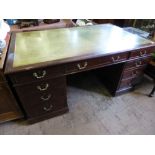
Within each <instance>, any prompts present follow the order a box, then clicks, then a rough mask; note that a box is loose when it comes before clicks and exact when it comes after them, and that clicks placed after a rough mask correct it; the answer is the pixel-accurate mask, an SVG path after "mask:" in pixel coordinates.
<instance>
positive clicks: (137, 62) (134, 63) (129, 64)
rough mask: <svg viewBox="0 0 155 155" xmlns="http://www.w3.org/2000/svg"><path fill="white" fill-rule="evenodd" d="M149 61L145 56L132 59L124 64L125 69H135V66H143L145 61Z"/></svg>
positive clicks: (145, 63)
mask: <svg viewBox="0 0 155 155" xmlns="http://www.w3.org/2000/svg"><path fill="white" fill-rule="evenodd" d="M149 61H150V57H145V58H142V59H141V58H139V59H135V60H133V61H129V62H127V63H126V65H125V70H128V69H136V68H141V67H142V68H143V67H145V66H146V65H147V63H148V62H149Z"/></svg>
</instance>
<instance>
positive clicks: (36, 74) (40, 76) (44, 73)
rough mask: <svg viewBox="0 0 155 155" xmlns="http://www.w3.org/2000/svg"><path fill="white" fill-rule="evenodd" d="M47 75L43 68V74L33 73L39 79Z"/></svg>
mask: <svg viewBox="0 0 155 155" xmlns="http://www.w3.org/2000/svg"><path fill="white" fill-rule="evenodd" d="M45 75H46V71H45V70H43V71H42V74H41V75H38V73H36V72H35V73H33V76H34V77H35V78H37V79H41V78H44V76H45Z"/></svg>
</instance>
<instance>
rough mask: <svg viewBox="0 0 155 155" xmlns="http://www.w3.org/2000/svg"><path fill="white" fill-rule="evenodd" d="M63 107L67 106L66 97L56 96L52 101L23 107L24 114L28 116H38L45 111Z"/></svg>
mask: <svg viewBox="0 0 155 155" xmlns="http://www.w3.org/2000/svg"><path fill="white" fill-rule="evenodd" d="M64 108H68V105H67V97H66V96H61V97H60V96H58V97H57V98H55V99H54V100H53V102H52V101H51V102H47V103H44V104H39V105H35V106H32V107H25V110H26V115H27V117H28V118H32V117H38V116H41V115H44V114H47V113H53V112H56V111H59V110H62V109H64Z"/></svg>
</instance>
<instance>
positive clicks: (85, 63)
mask: <svg viewBox="0 0 155 155" xmlns="http://www.w3.org/2000/svg"><path fill="white" fill-rule="evenodd" d="M127 58H128V53H120V54H115V55H111V56H104V57H100V58H94V59H88V60H82V61H77V62H72V63H68V64H66V66H65V72H66V74H72V73H76V72H80V71H85V70H89V69H93V68H99V67H102V66H106V65H109V64H113V63H119V62H121V61H124V60H126V59H127Z"/></svg>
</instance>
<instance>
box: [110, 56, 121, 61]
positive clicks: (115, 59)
mask: <svg viewBox="0 0 155 155" xmlns="http://www.w3.org/2000/svg"><path fill="white" fill-rule="evenodd" d="M119 59H120V56H117V57H116V58H115V57H112V61H113V62H117V61H119Z"/></svg>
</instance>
